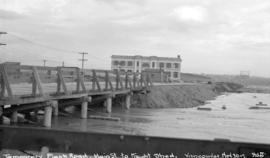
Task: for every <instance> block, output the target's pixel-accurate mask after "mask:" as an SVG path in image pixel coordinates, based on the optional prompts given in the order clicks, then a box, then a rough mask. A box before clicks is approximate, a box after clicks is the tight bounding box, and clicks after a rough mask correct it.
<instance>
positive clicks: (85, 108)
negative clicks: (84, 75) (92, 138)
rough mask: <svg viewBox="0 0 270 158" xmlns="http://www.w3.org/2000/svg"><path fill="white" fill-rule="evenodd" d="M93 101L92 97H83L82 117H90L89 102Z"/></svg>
mask: <svg viewBox="0 0 270 158" xmlns="http://www.w3.org/2000/svg"><path fill="white" fill-rule="evenodd" d="M90 101H91V97H88V96H87V97H83V98H82V105H81V118H82V119H87V118H88V114H87V112H88V102H90Z"/></svg>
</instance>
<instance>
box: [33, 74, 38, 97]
mask: <svg viewBox="0 0 270 158" xmlns="http://www.w3.org/2000/svg"><path fill="white" fill-rule="evenodd" d="M33 76H34V74H33ZM32 95H33V96H36V95H37V82H36V80H35V79H34V77H33V81H32Z"/></svg>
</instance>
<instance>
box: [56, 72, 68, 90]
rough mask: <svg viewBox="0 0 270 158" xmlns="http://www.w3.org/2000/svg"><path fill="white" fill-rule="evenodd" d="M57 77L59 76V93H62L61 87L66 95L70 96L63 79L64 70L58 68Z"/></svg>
mask: <svg viewBox="0 0 270 158" xmlns="http://www.w3.org/2000/svg"><path fill="white" fill-rule="evenodd" d="M57 74H58V75H57V76H58V79H57V93H60V91H61V85H62V87H63V90H64V93H65V94H68V92H67V86H66V82H65V80H64V78H63V74H62V70H61V68H60V67H58V68H57Z"/></svg>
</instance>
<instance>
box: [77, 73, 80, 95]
mask: <svg viewBox="0 0 270 158" xmlns="http://www.w3.org/2000/svg"><path fill="white" fill-rule="evenodd" d="M76 73H77V80H76V86H77V87H76V91H77V93H79V92H80V69H79V68H76Z"/></svg>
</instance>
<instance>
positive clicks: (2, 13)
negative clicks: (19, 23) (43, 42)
mask: <svg viewBox="0 0 270 158" xmlns="http://www.w3.org/2000/svg"><path fill="white" fill-rule="evenodd" d="M24 17H25V15H23V14H19V13H17V12H14V11H9V10H3V9H0V19H5V20H14V19H21V18H24Z"/></svg>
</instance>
